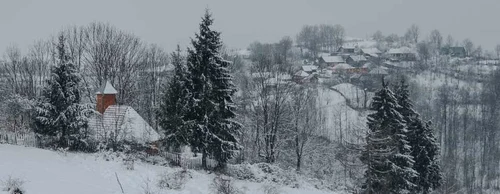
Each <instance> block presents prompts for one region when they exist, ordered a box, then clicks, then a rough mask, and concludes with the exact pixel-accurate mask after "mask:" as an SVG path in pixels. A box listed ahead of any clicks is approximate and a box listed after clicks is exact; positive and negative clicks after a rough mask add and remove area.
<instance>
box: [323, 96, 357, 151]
mask: <svg viewBox="0 0 500 194" xmlns="http://www.w3.org/2000/svg"><path fill="white" fill-rule="evenodd" d="M318 90H319V91H318V93H319V94H318V96H319V103H318V106H319V108H320V110H321V112H322V114H323V115H322V116H323V119H324V123H325V129H326V134H324V135H326V136H327V137H329V138H330V139H331V140H342V141H349V142H359V138H358V137H360V136H362V135H363V134H364V131H365V129H366V113H363V112H359V111H356V110H354V109H352V108H351V107H349V106H347V104H346V100H345V98H344V97H343V96H342V95H341V94H340V93H338V92H336V91H334V90H331V89H328V88H323V87H319V88H318Z"/></svg>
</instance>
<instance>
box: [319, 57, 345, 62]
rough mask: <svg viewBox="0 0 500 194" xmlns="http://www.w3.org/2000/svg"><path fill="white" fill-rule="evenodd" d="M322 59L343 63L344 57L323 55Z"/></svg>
mask: <svg viewBox="0 0 500 194" xmlns="http://www.w3.org/2000/svg"><path fill="white" fill-rule="evenodd" d="M321 58H323V61H325V62H327V63H344V62H345V61H344V59H343V58H342V57H341V56H323V57H321Z"/></svg>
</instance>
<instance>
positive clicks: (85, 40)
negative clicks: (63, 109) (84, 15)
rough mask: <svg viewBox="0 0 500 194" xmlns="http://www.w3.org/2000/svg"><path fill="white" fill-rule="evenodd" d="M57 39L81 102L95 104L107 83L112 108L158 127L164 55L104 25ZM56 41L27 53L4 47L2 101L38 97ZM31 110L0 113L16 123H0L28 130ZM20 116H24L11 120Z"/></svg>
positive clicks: (38, 44) (165, 76) (0, 69)
mask: <svg viewBox="0 0 500 194" xmlns="http://www.w3.org/2000/svg"><path fill="white" fill-rule="evenodd" d="M58 34H60V35H63V36H64V44H65V48H66V55H67V56H68V61H69V62H71V63H72V64H74V65H75V67H76V70H77V72H79V73H81V76H80V77H81V83H82V85H83V86H84V87H82V91H81V98H82V102H83V103H95V96H94V92H95V90H96V89H97V88H98V87H100V86H101V85H102V84H103V83H105V81H106V80H107V81H110V82H111V83H112V84H113V85H114V86H115V87H116V89H117V90H118V92H119V94H120V95H118V96H117V97H118V99H117V103H119V104H127V105H130V106H132V107H133V108H134V109H135V110H137V112H138V113H139V114H140V115H141V116H143V118H145V119H146V121H148V122H149V123H150V124H151V126H153V127H155V128H157V126H158V125H157V122H156V116H155V110H156V109H157V108H158V107H159V97H160V95H161V93H162V91H161V90H160V87H161V85H162V83H164V82H165V80H168V79H169V76H170V75H169V74H168V73H167V72H166V71H165V69H167V68H166V67H168V66H167V65H168V62H169V56H168V53H166V52H165V51H164V50H163V49H162V48H160V47H158V46H156V45H154V44H150V45H148V44H146V43H145V42H144V41H142V40H141V39H140V38H138V37H137V36H135V35H133V34H130V33H128V32H124V31H121V30H118V29H116V28H115V27H113V26H112V25H110V24H106V23H99V22H94V23H91V24H89V25H87V26H80V27H78V26H73V27H68V28H65V29H63V30H61V31H60V32H59V33H58ZM58 37H59V35H58V36H56V37H54V38H49V39H47V40H41V41H36V42H35V43H34V44H33V46H31V47H30V49H29V52H28V53H26V54H22V53H21V51H20V49H19V48H17V47H16V46H10V47H8V48H7V50H6V54H5V57H4V61H3V62H2V63H0V74H1V75H2V77H3V78H4V80H5V81H2V82H1V86H2V87H0V89H1V90H2V92H1V93H2V95H1V98H2V100H7V99H12V98H18V99H20V101H32V103H31V104H34V102H33V101H35V100H36V99H38V98H39V97H41V96H42V94H43V86H44V85H45V80H47V79H49V78H50V76H51V72H50V69H51V67H52V66H56V65H57V63H58V62H57V61H58V51H57V49H56V48H57V47H56V46H57V45H58V44H59V40H58ZM11 104H12V103H11ZM11 107H12V108H14V107H15V106H11ZM32 109H33V106H30V107H24V108H23V109H22V110H19V111H3V112H2V114H3V115H5V117H3V118H16V119H10V120H7V121H6V122H2V123H5V124H7V125H9V126H11V125H13V124H15V125H16V127H14V128H23V129H24V130H27V129H29V128H30V123H32V122H33V120H32V119H31V118H32V117H31V116H30V115H29V112H30V111H29V110H32ZM4 110H5V109H4ZM20 111H21V112H23V114H21V115H11V113H13V112H20ZM21 121H22V122H21ZM9 128H11V127H9Z"/></svg>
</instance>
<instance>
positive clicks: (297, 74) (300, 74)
mask: <svg viewBox="0 0 500 194" xmlns="http://www.w3.org/2000/svg"><path fill="white" fill-rule="evenodd" d="M294 75H295V76H300V77H307V76H309V74H308V73H307V72H305V71H302V70H300V71H297V73H295V74H294Z"/></svg>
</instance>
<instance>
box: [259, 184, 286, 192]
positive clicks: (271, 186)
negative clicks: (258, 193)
mask: <svg viewBox="0 0 500 194" xmlns="http://www.w3.org/2000/svg"><path fill="white" fill-rule="evenodd" d="M261 189H262V191H263V192H264V193H265V194H280V193H282V191H281V188H280V187H279V186H278V185H276V184H273V183H266V184H264V185H262V188H261Z"/></svg>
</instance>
